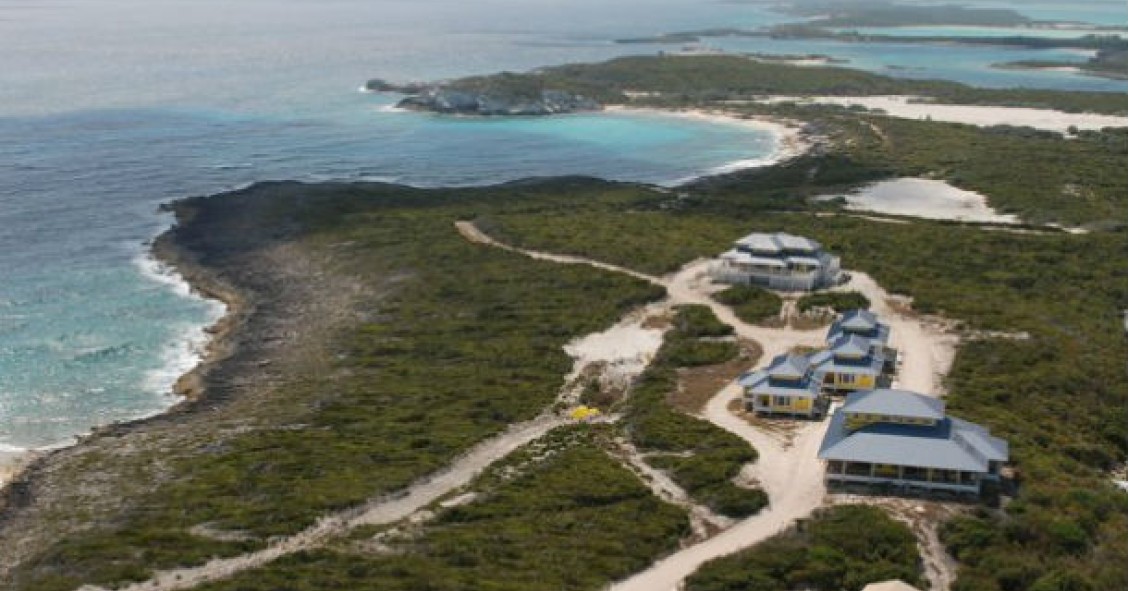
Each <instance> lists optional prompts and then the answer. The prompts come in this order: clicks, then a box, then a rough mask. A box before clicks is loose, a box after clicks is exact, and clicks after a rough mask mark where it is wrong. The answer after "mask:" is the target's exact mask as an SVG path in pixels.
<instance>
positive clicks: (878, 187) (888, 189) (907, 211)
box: [821, 178, 1021, 224]
mask: <svg viewBox="0 0 1128 591" xmlns="http://www.w3.org/2000/svg"><path fill="white" fill-rule="evenodd" d="M837 197H842V198H845V199H846V209H848V210H852V211H868V212H873V213H883V214H888V215H902V216H908V217H916V218H924V219H930V220H957V221H963V222H985V223H995V224H1018V223H1021V221H1020V220H1019V219H1018V216H1016V215H1012V214H1000V213H998V212H996V211H995V210H994V209H993V208H991V206H990V205H988V204H987V197H986V196H985V195H983V194H981V193H974V192H972V191H965V190H963V189H959V188H957V187H953V186H952V185H949V184H948V183H946V182H944V181H937V180H931V179H921V178H899V179H892V180H888V181H881V182H878V183H873V184H871V185H866V186H864V187H862V188H860V189H858V190H857V191H854V192H853V193H848V194H845V195H833V196H827V197H823V198H821V199H832V198H837Z"/></svg>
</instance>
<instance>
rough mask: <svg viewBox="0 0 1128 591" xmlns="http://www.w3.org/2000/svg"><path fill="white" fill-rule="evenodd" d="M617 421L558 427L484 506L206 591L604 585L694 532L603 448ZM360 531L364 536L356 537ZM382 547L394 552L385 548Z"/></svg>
mask: <svg viewBox="0 0 1128 591" xmlns="http://www.w3.org/2000/svg"><path fill="white" fill-rule="evenodd" d="M606 429H607V428H606V427H600V426H578V427H572V428H565V429H559V430H557V431H555V432H553V433H551V434H549V435H548V436H547V437H546V438H544V439H542V440H540V441H537V442H534V443H533V444H531V445H530V446H527V447H526V448H524V449H522V450H519V451H518V452H516V453H515V454H513V455H512V456H510V457H509V458H507V459H506V460H505V461H504V462H502V463H500V464H498V465H496V466H494V467H493V468H491V469H490V470H489V471H487V473H486V474H484V475H483V476H482V477H481V478H479V479H478V481H476V482H474V483H472V484H471V485H470V487H469V488H470V490H473V491H476V492H477V493H478V495H479V496H478V498H477V499H475V500H474V501H473V502H471V503H469V504H466V505H461V506H457V507H453V508H449V509H438V515H437V516H436V517H435V519H434V520H433V521H431V522H430V523H428V524H425V525H423V526H421V527H415V528H410V527H409V528H404V529H403V530H401V531H400V533H399V534H398V535H391V536H385V537H382V538H381V540H380V544H379V545H376V544H371V543H369V542H368V540H367V539H363V538H362V539H357V540H354V541H353V542H351V543H350V542H340V543H338V544H336V545H334V546H332V547H330V548H326V549H323V550H315V551H310V552H303V553H300V554H296V555H293V556H289V557H286V558H283V559H282V560H279V561H278V562H275V563H272V564H270V565H268V566H267V567H265V568H262V569H259V570H255V571H250V572H247V573H244V574H241V575H239V576H237V577H235V578H233V579H230V580H227V581H223V582H220V583H215V584H210V585H204V586H201V587H199V589H200V590H201V591H275V590H277V589H289V590H293V591H321V590H323V589H349V590H350V591H351V590H355V591H399V590H402V591H418V590H419V589H431V590H434V591H460V590H466V589H494V590H497V591H537V590H544V591H549V590H552V591H559V590H576V591H579V590H593V589H600V588H603V587H604V586H606V585H608V584H609V583H610V582H611V581H613V580H616V579H620V578H623V577H626V576H627V575H629V574H630V573H633V572H635V571H638V570H641V569H642V568H644V567H646V566H647V565H648V564H650V562H651V561H653V560H654V559H655V558H657V557H658V556H660V555H662V554H665V553H667V552H670V551H672V550H674V549H675V548H676V547H677V544H678V541H679V540H680V539H681V538H682V537H684V536H685V535H686V534H687V533H688V532H689V521H688V519H687V518H686V515H685V513H684V512H683V511H682V510H681V509H679V508H677V507H674V506H672V505H667V504H665V503H663V502H662V501H660V500H658V499H657V498H656V497H655V496H654V495H653V494H651V492H650V489H648V488H646V487H645V486H643V485H642V483H640V482H639V481H638V478H637V477H636V476H635V475H634V474H632V473H631V472H629V471H627V470H626V469H625V468H623V467H621V466H620V465H619V464H618V462H616V461H615V460H613V459H611V458H610V457H609V456H608V455H607V454H606V453H605V452H604V451H603V450H601V449H600V447H599V445H600V442H601V441H602V440H604V439H606V438H607V437H609V436H610V435H609V433H607V431H606ZM354 537H355V536H354ZM380 546H383V547H384V548H385V549H384V550H374V547H375V548H379V547H380Z"/></svg>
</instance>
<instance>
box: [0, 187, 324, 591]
mask: <svg viewBox="0 0 1128 591" xmlns="http://www.w3.org/2000/svg"><path fill="white" fill-rule="evenodd" d="M304 190H306V189H305V185H302V184H301V183H291V182H276V183H260V184H257V185H255V186H252V187H250V188H248V189H244V190H242V191H236V192H233V193H227V194H222V195H218V196H212V197H207V198H193V199H185V200H181V201H177V202H175V203H173V204H171V205H168V206H166V208H167V209H170V210H172V211H174V212H175V214H176V218H177V223H176V224H175V225H174V226H173V227H171V228H170V229H168V230H167V231H165V232H164V233H162V234H161V235H160V236H159V237H158V238H156V239H155V240H154V241H153V243H152V245H151V249H152V253H153V256H154V257H156V258H157V259H158V260H159V261H161V262H162V263H164V264H167V265H169V266H170V267H172V268H174V269H175V270H176V271H177V272H178V273H179V274H180V275H181V276H182V277H183V278H184V279H185V280H186V281H187V282H188V283H189V284H190V285H191V286H192V289H193V290H195V291H196V292H197V293H199V294H201V295H203V296H204V297H208V298H213V299H217V300H220V301H222V302H223V303H224V304H225V305H226V306H227V311H226V314H225V315H224V316H223V317H222V318H221V319H220V320H219V321H218V322H217V323H216V324H214V325H213V326H211V327H209V328H208V329H207V331H208V333H209V334H210V335H211V338H210V339H209V343H208V345H207V348H206V352H205V355H204V357H203V359H202V360H201V362H200V363H199V364H198V365H197V366H196V367H195V368H194V369H193V370H191V371H190V372H188V373H187V374H185V375H184V376H182V377H181V378H180V379H179V380H178V381H177V383H176V385H175V386H174V391H175V393H176V394H178V395H180V396H181V397H182V400H181V401H180V402H179V403H177V404H175V405H174V406H172V407H171V408H169V409H167V410H166V411H165V412H162V413H160V414H156V415H153V416H151V417H147V418H144V419H138V420H133V421H124V422H118V423H113V424H110V425H106V426H103V427H99V428H96V429H94V430H92V431H91V432H90V433H89V434H87V435H85V436H82V437H80V438H78V441H77V443H76V444H75V445H71V446H67V447H64V448H60V449H56V450H51V451H46V452H42V453H41V454H39V455H37V456H35V457H34V458H31V459H30V461H27V462H26V463H25V465H23V466H22V467H21V468H22V469H21V470H20V471H19V472H18V473H16V474H14V475H13V478H12V480H11V481H10V482H8V483H7V484H6V485H4V486H3V487H0V546H3V547H5V548H6V550H5V552H2V553H0V588H7V586H8V585H9V584H10V583H11V579H10V577H11V576H12V569H13V568H15V567H16V566H17V565H20V564H21V563H22V562H23V561H25V560H27V559H28V558H30V557H31V556H35V555H37V554H39V553H41V552H43V551H44V550H45V549H46V548H48V547H50V546H51V545H52V544H54V543H55V542H57V541H58V540H60V539H64V538H65V537H66V536H67V534H68V533H69V532H73V531H81V530H84V529H89V528H91V527H104V526H107V525H109V524H112V523H115V522H117V521H118V520H120V519H121V515H122V512H123V510H124V511H128V510H129V503H130V501H128V500H126V499H137V498H141V497H143V496H144V495H145V494H147V493H148V491H151V490H155V489H156V487H158V486H159V485H160V484H161V483H162V482H163V481H164V480H166V479H167V478H169V475H168V474H167V472H166V470H165V467H164V464H165V463H166V462H170V461H174V460H175V458H176V457H180V456H191V455H194V454H198V453H200V451H201V450H206V449H207V448H208V446H214V445H217V442H221V441H222V440H223V438H224V433H225V432H228V431H230V430H231V429H238V428H240V427H239V425H242V424H246V423H247V421H248V420H251V419H253V417H252V416H251V415H250V414H248V411H249V410H250V409H254V408H259V407H261V406H263V405H269V399H270V396H271V385H272V384H274V383H276V382H278V381H279V380H282V379H284V376H283V374H284V372H286V371H288V369H287V368H289V367H290V366H291V363H288V362H287V361H288V355H289V354H290V353H291V351H289V350H288V349H287V348H283V347H280V346H279V345H280V344H281V343H282V339H281V338H280V335H282V334H286V335H289V334H296V333H307V332H308V333H314V332H316V331H317V330H319V329H318V328H317V324H319V323H320V322H321V321H322V320H323V319H322V318H320V317H319V316H318V314H317V312H320V310H316V311H312V312H311V308H313V307H314V306H310V305H309V303H308V298H309V297H310V296H311V294H312V293H313V292H314V291H316V290H318V289H319V287H322V285H321V283H320V282H322V280H321V279H319V278H313V277H311V278H310V279H309V281H308V284H306V282H303V281H299V280H298V279H297V278H299V277H300V276H302V275H305V274H306V273H307V272H308V268H307V267H306V266H305V265H304V263H305V261H303V260H302V258H301V256H300V253H294V252H291V251H285V252H280V249H282V248H283V247H285V246H286V245H287V243H288V242H290V241H291V240H292V239H293V237H294V236H295V235H296V230H297V229H296V228H291V227H287V225H286V224H285V222H284V221H280V223H279V224H278V225H276V226H271V225H269V224H262V223H259V222H258V221H257V220H260V219H261V218H263V217H264V216H265V215H266V214H265V213H264V212H265V211H266V210H267V209H269V203H270V198H272V197H280V198H283V197H288V196H291V195H294V194H296V193H297V192H299V191H304ZM244 193H246V194H250V195H244V197H245V198H231V199H229V198H230V197H235V196H237V195H239V194H244ZM203 199H207V200H210V201H209V203H208V204H207V207H199V203H200V201H201V200H203ZM204 217H206V218H207V219H201V218H204ZM239 220H242V221H243V222H244V223H240V221H239ZM247 221H252V222H253V223H245V222H247ZM305 327H308V330H307V328H305ZM293 340H294V341H301V339H300V338H295V339H293ZM287 344H289V343H287ZM299 345H300V343H299ZM302 352H304V351H302ZM123 503H124V505H123ZM79 506H82V507H84V511H82V512H76V511H73V510H70V509H68V507H70V508H73V507H79ZM82 513H85V514H84V515H82V516H81V519H79V518H78V517H76V516H77V515H79V514H82ZM76 519H78V520H76Z"/></svg>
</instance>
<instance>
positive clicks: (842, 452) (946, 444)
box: [819, 410, 1007, 473]
mask: <svg viewBox="0 0 1128 591" xmlns="http://www.w3.org/2000/svg"><path fill="white" fill-rule="evenodd" d="M845 423H846V413H844V412H842V411H841V410H839V411H838V412H836V413H834V415H833V416H832V417H831V420H830V426H829V428H828V429H827V432H826V436H825V437H824V438H823V442H822V445H821V446H820V447H819V459H823V460H837V461H846V462H865V463H871V464H890V465H896V466H913V467H917V468H932V469H938V470H960V471H965V472H981V473H982V472H987V471H988V460H995V461H1005V460H1006V457H1007V456H1006V453H1005V450H1006V442H1004V441H1002V440H1000V439H997V438H994V437H990V435H985V437H988V438H990V439H991V440H994V441H993V443H992V444H991V445H990V446H989V448H990V449H993V450H995V451H996V452H998V451H1000V450H1002V452H1003V453H1002V455H1001V456H1000V455H999V454H998V453H995V454H994V457H987V454H985V453H983V452H984V451H985V450H982V449H979V448H978V447H977V446H975V445H974V443H973V444H971V445H965V442H966V441H967V430H965V429H963V428H961V423H964V422H963V421H960V422H956V421H955V420H952V419H944V420H942V421H940V422H939V423H937V424H936V425H934V426H923V425H920V426H918V425H897V424H889V423H878V424H873V425H868V426H866V427H862V428H860V429H858V430H856V431H854V432H849V431H847V430H846V424H845ZM976 427H978V426H976ZM972 431H973V432H974V433H976V434H978V435H979V436H984V434H983V433H982V432H981V431H978V430H976V429H973V430H972ZM961 440H963V441H961ZM988 451H989V450H988Z"/></svg>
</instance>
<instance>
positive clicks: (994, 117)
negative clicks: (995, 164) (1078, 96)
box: [757, 96, 1128, 133]
mask: <svg viewBox="0 0 1128 591" xmlns="http://www.w3.org/2000/svg"><path fill="white" fill-rule="evenodd" d="M924 100H927V99H922V98H920V97H912V96H810V97H801V96H771V97H766V98H764V99H762V100H759V101H757V102H762V103H768V104H772V103H783V102H793V103H799V104H802V103H808V104H819V105H838V106H842V107H849V106H851V105H859V106H862V107H865V108H866V109H871V110H873V109H880V110H882V111H885V113H886V114H887V115H890V116H892V117H899V118H902V119H932V120H933V121H946V122H950V123H966V124H969V125H978V126H980V127H988V126H992V125H1015V126H1026V127H1033V128H1035V129H1043V130H1046V131H1056V132H1060V133H1066V132H1068V130H1069V128H1070V127H1076V128H1077V129H1085V130H1099V129H1102V128H1105V127H1128V117H1118V116H1115V115H1101V114H1097V113H1066V112H1064V111H1054V110H1050V109H1031V108H1026V107H994V106H980V105H946V104H939V103H932V102H914V101H924Z"/></svg>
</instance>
